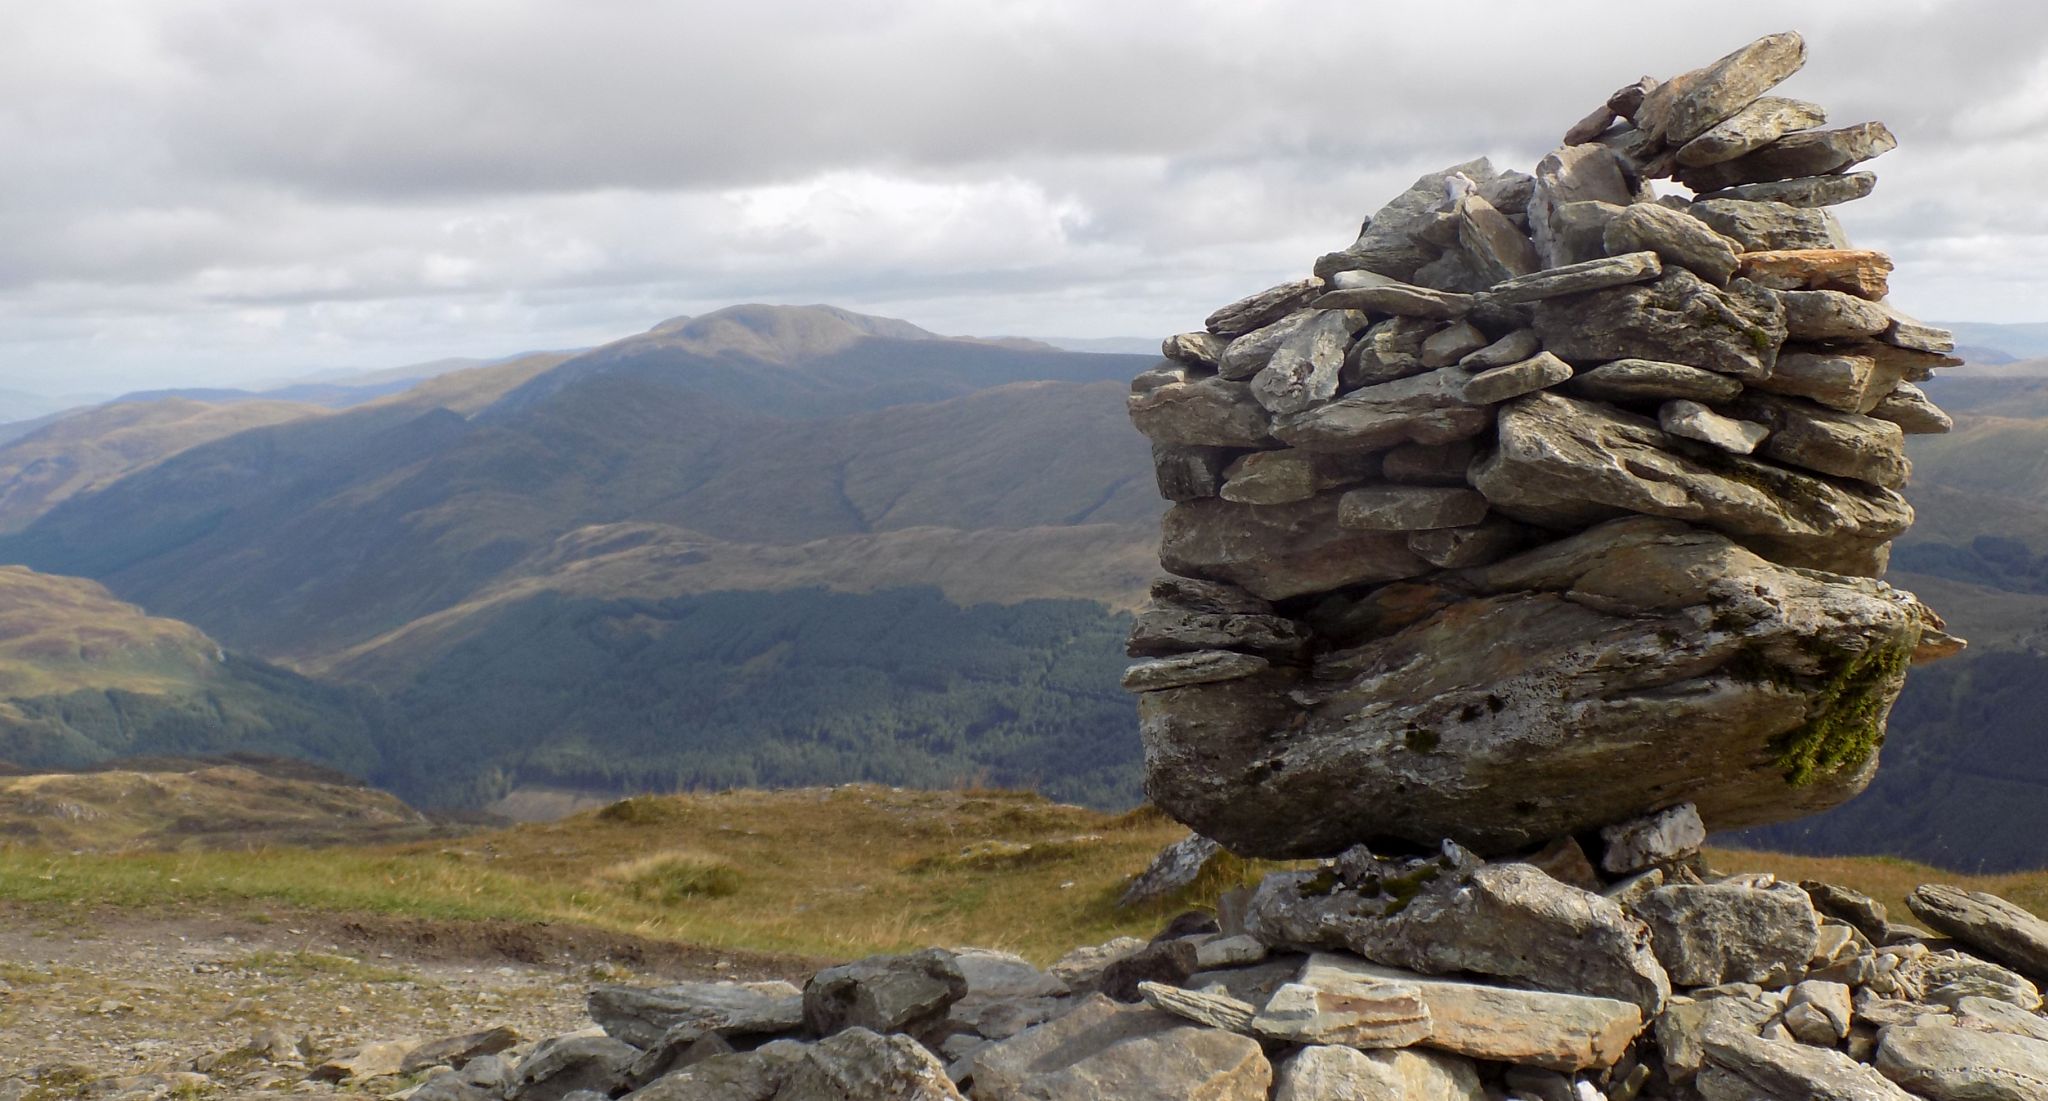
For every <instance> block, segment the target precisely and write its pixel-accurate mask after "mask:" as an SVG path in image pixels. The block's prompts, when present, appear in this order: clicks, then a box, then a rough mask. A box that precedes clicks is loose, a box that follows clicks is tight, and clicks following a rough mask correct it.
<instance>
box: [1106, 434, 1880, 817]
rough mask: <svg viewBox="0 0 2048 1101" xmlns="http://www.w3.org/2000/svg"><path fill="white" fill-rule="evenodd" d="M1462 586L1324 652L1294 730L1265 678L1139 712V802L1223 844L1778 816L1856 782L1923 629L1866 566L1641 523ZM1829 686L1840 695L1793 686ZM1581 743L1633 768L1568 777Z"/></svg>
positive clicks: (1834, 798) (1600, 531)
mask: <svg viewBox="0 0 2048 1101" xmlns="http://www.w3.org/2000/svg"><path fill="white" fill-rule="evenodd" d="M1731 461H1742V460H1732V459H1731ZM1461 583H1462V584H1464V585H1467V586H1470V587H1471V588H1473V589H1476V590H1479V591H1491V592H1495V593H1498V594H1499V595H1496V596H1489V597H1485V598H1483V599H1475V600H1471V601H1468V602H1466V603H1462V604H1458V605H1455V606H1454V614H1452V613H1450V612H1438V613H1435V614H1430V612H1429V609H1430V605H1427V604H1425V605H1423V607H1424V609H1425V616H1426V618H1423V619H1421V620H1420V621H1419V622H1414V623H1412V624H1410V625H1408V626H1405V627H1402V628H1399V629H1396V630H1392V631H1390V632H1388V633H1386V634H1384V635H1382V636H1379V637H1375V638H1372V639H1371V640H1369V641H1367V642H1365V643H1363V644H1361V645H1359V646H1357V647H1355V648H1352V649H1349V650H1339V651H1333V652H1331V653H1330V654H1328V655H1326V656H1324V657H1323V658H1322V659H1320V660H1319V662H1318V667H1317V681H1318V683H1319V685H1320V687H1319V688H1318V690H1317V692H1316V693H1315V695H1314V696H1312V697H1311V700H1312V702H1311V703H1310V705H1309V708H1308V720H1307V722H1306V724H1304V725H1301V726H1299V727H1298V728H1295V727H1294V724H1295V723H1297V722H1299V720H1298V719H1296V718H1295V716H1296V715H1297V714H1298V713H1299V711H1298V709H1297V708H1298V705H1295V704H1294V703H1293V702H1292V701H1291V700H1286V699H1282V698H1279V696H1278V694H1277V690H1276V695H1275V696H1273V697H1268V698H1267V699H1265V700H1262V701H1251V700H1243V699H1239V698H1235V697H1233V698H1231V699H1227V700H1226V699H1223V698H1220V697H1219V698H1205V699H1188V700H1182V701H1177V702H1176V704H1175V706H1173V707H1172V708H1170V709H1166V708H1163V709H1162V711H1161V712H1160V713H1158V714H1155V715H1153V717H1152V718H1151V719H1150V720H1149V723H1150V724H1160V723H1164V722H1165V721H1166V720H1167V719H1169V718H1170V719H1171V720H1172V727H1173V728H1172V730H1171V731H1168V730H1165V729H1159V730H1150V731H1147V733H1148V738H1147V775H1148V783H1149V785H1150V790H1151V794H1152V796H1153V798H1154V800H1155V801H1156V802H1157V803H1158V804H1159V805H1160V806H1162V807H1164V808H1165V809H1167V810H1168V811H1169V812H1171V813H1173V814H1174V815H1175V817H1178V818H1180V819H1181V820H1183V821H1186V822H1189V823H1190V824H1191V825H1194V826H1195V827H1196V828H1197V829H1199V830H1200V831H1201V832H1202V833H1204V834H1206V835H1208V836H1211V837H1215V838H1217V839H1218V840H1219V841H1222V842H1223V843H1224V844H1225V845H1227V846H1229V847H1230V848H1231V849H1232V850H1233V851H1237V852H1241V853H1245V854H1248V855H1261V856H1290V857H1291V856H1308V855H1326V854H1329V853H1332V852H1336V851H1338V850H1340V849H1342V848H1343V847H1345V846H1347V845H1349V844H1351V843H1354V842H1356V841H1358V840H1361V839H1368V838H1375V837H1399V838H1404V839H1407V840H1410V841H1417V842H1422V843H1432V842H1433V841H1434V840H1435V839H1437V838H1441V837H1453V838H1457V839H1458V840H1459V841H1460V842H1462V843H1465V844H1471V845H1475V846H1478V847H1480V848H1481V849H1482V850H1484V851H1488V852H1493V853H1511V852H1515V851H1520V850H1522V849H1525V848H1527V847H1528V846H1531V845H1534V844H1539V843H1541V842H1543V841H1546V840H1548V839H1550V838H1553V837H1558V836H1561V835H1564V834H1569V833H1576V832H1580V831H1583V830H1588V829H1594V828H1597V827H1599V826H1602V825H1606V824H1608V823H1611V822H1615V821H1618V820H1621V819H1625V818H1629V817H1633V816H1635V815H1637V814H1640V813H1642V812H1643V810H1644V808H1645V805H1646V804H1648V805H1656V804H1657V803H1664V804H1669V803H1673V802H1684V801H1691V802H1693V803H1695V804H1697V805H1698V807H1699V810H1700V814H1701V817H1702V818H1703V819H1704V820H1705V821H1706V823H1707V824H1708V826H1709V827H1710V828H1717V829H1718V828H1734V827H1739V826H1742V825H1749V824H1755V823H1761V822H1767V821H1778V820H1782V819H1784V818H1789V817H1797V816H1799V815H1801V814H1806V813H1811V812H1812V811H1815V810H1819V809H1823V808H1825V807H1828V806H1832V805H1835V804H1837V803H1840V802H1841V801H1843V800H1845V799H1847V798H1849V797H1850V796H1852V795H1854V794H1855V793H1857V792H1858V791H1860V790H1862V788H1863V786H1864V785H1865V784H1867V783H1868V782H1869V778H1870V776H1871V774H1872V771H1873V769H1874V767H1875V761H1874V758H1872V757H1870V756H1869V755H1868V751H1869V750H1870V749H1871V747H1872V744H1873V742H1874V738H1875V734H1876V730H1875V728H1874V727H1873V726H1871V725H1869V724H1868V720H1866V719H1862V718H1858V719H1850V718H1849V716H1852V715H1870V716H1872V717H1881V715H1882V714H1883V711H1884V707H1883V706H1882V704H1883V702H1884V701H1888V700H1889V699H1891V698H1892V697H1893V696H1894V695H1895V694H1896V693H1897V691H1898V688H1899V686H1900V684H1901V683H1902V682H1903V676H1904V656H1905V655H1906V654H1908V653H1910V652H1911V649H1912V647H1913V645H1914V641H1915V639H1916V638H1917V637H1918V632H1919V630H1920V627H1919V622H1918V619H1917V613H1915V612H1914V611H1913V610H1912V609H1911V608H1910V607H1907V606H1903V605H1901V604H1900V603H1899V602H1898V601H1896V600H1894V599H1893V598H1892V597H1891V596H1890V595H1889V593H1888V592H1887V591H1885V590H1882V589H1879V588H1878V587H1876V586H1875V585H1874V584H1871V583H1867V582H1860V581H1850V580H1846V579H1833V580H1822V579H1820V578H1818V577H1815V576H1812V575H1807V574H1801V573H1797V572H1794V571H1790V570H1784V569H1780V568H1778V567H1776V566H1773V565H1771V564H1769V563H1766V562H1764V561H1763V560H1761V559H1759V558H1757V557H1756V556H1755V555H1753V554H1750V553H1749V552H1747V551H1744V550H1741V549H1739V548H1737V547H1735V546H1733V545H1732V544H1731V543H1729V542H1728V540H1727V539H1726V538H1725V537H1722V536H1718V535H1714V534H1711V533H1706V532H1701V531H1697V530H1693V529H1688V528H1686V527H1685V526H1684V525H1674V524H1667V523H1660V522H1657V521H1651V520H1643V519H1638V520H1628V521H1621V522H1617V523H1615V524H1610V525H1605V526H1603V527H1600V528H1596V529H1594V530H1593V531H1591V532H1588V533H1586V534H1584V535H1580V536H1574V537H1571V538H1568V539H1565V540H1561V541H1559V542H1558V543H1555V544H1552V545H1550V546H1547V547H1540V548H1538V549H1536V550H1533V551H1529V552H1526V553H1524V554H1522V555H1520V556H1517V557H1516V558H1511V559H1508V560H1507V561H1504V562H1501V563H1498V564H1495V565H1492V566H1488V567H1484V568H1482V569H1479V570H1474V571H1468V573H1467V574H1466V575H1464V576H1463V578H1462V581H1461ZM1531 590H1536V591H1531ZM1543 590H1548V591H1543ZM1596 609H1599V610H1596ZM1737 609H1740V610H1739V611H1737ZM1609 610H1611V611H1612V612H1613V613H1614V614H1612V615H1610V614H1608V611H1609ZM1593 639H1598V640H1600V642H1599V644H1598V645H1597V646H1589V645H1588V640H1593ZM1738 655H1755V656H1759V657H1764V658H1765V665H1766V666H1768V667H1769V668H1759V667H1757V666H1754V665H1751V664H1749V660H1750V659H1749V658H1748V657H1743V658H1741V659H1738ZM1831 682H1838V683H1842V684H1844V685H1854V689H1855V690H1854V691H1853V692H1847V693H1836V694H1833V695H1831V696H1829V697H1825V698H1823V697H1819V696H1816V695H1814V694H1812V693H1814V692H1815V690H1817V689H1818V688H1820V687H1821V686H1822V685H1825V684H1828V683H1831ZM1180 691H1181V692H1187V693H1198V692H1200V691H1201V689H1199V688H1191V689H1182V690H1180ZM1163 695H1167V694H1163V693H1160V694H1153V695H1148V696H1146V697H1144V700H1145V701H1146V702H1147V703H1148V704H1149V703H1150V702H1151V701H1154V700H1157V699H1159V698H1160V697H1161V696H1163ZM1866 707H1869V708H1871V709H1872V710H1871V711H1869V712H1866V711H1865V710H1864V708H1866ZM1146 713H1147V712H1146V711H1145V710H1144V709H1142V708H1141V714H1146ZM1283 727H1286V728H1290V729H1292V732H1291V733H1290V734H1289V735H1288V736H1287V737H1286V738H1285V739H1281V740H1276V739H1275V738H1274V737H1273V736H1272V735H1273V732H1274V731H1277V730H1280V729H1282V728H1283ZM1646 730H1655V731H1657V736H1656V737H1654V738H1645V737H1644V731H1646ZM1162 742H1174V743H1176V744H1171V745H1163V744H1160V743H1162ZM1566 746H1569V747H1571V749H1570V752H1569V753H1567V752H1565V749H1564V747H1566ZM1809 758H1811V759H1809ZM1589 761H1598V762H1599V766H1598V767H1600V768H1603V769H1606V770H1609V771H1611V773H1612V774H1614V775H1626V776H1629V777H1630V778H1631V782H1630V784H1628V785H1617V786H1612V787H1599V786H1589V785H1587V784H1586V783H1585V779H1584V777H1585V771H1584V770H1585V768H1586V767H1588V765H1587V762H1589ZM1822 762H1825V763H1822ZM1788 774H1789V775H1794V776H1798V777H1800V778H1801V781H1802V782H1801V783H1799V784H1797V785H1788V784H1787V783H1786V777H1787V776H1788ZM1503 792H1508V793H1512V794H1511V795H1510V796H1509V797H1508V798H1503V797H1502V794H1501V793H1503ZM1300 806H1316V807H1318V808H1321V813H1320V814H1318V815H1317V816H1315V817H1314V818H1313V819H1310V820H1303V819H1302V816H1297V815H1292V814H1289V813H1288V809H1289V808H1294V807H1300Z"/></svg>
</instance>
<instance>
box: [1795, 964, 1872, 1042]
mask: <svg viewBox="0 0 2048 1101" xmlns="http://www.w3.org/2000/svg"><path fill="white" fill-rule="evenodd" d="M1855 1015H1856V1008H1855V1005H1854V1003H1853V1002H1852V1001H1851V1000H1850V991H1849V988H1848V987H1847V986H1846V985H1844V984H1842V983H1838V982H1824V981H1820V980H1815V979H1809V980H1807V981H1805V982H1802V983H1799V984H1797V985H1795V986H1794V987H1793V988H1792V996H1791V999H1790V1000H1789V1002H1788V1003H1787V1005H1786V1007H1785V1027H1786V1028H1788V1029H1790V1030H1791V1032H1792V1035H1794V1036H1796V1037H1798V1038H1799V1042H1800V1043H1803V1044H1818V1045H1819V1046H1821V1047H1833V1046H1834V1045H1836V1044H1839V1043H1841V1042H1842V1040H1843V1039H1844V1038H1845V1037H1847V1036H1848V1035H1849V1024H1850V1022H1851V1021H1852V1020H1853V1019H1854V1018H1855Z"/></svg>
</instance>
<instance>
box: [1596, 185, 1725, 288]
mask: <svg viewBox="0 0 2048 1101" xmlns="http://www.w3.org/2000/svg"><path fill="white" fill-rule="evenodd" d="M1697 214H1698V212H1697V211H1691V212H1681V211H1676V210H1673V209H1671V208H1670V207H1667V206H1659V205H1657V204H1656V203H1637V204H1635V205H1633V206H1631V207H1629V208H1627V209H1626V210H1623V211H1622V212H1621V213H1620V214H1617V215H1615V216H1614V218H1613V219H1612V220H1611V221H1609V222H1608V223H1607V229H1606V230H1605V232H1604V233H1603V235H1602V244H1603V245H1604V247H1605V248H1606V250H1607V251H1608V253H1610V254H1612V255H1615V256H1626V255H1629V254H1631V253H1636V252H1641V251H1645V250H1647V251H1650V252H1654V253H1656V254H1657V255H1658V256H1659V257H1660V258H1662V260H1663V261H1664V263H1665V264H1667V265H1677V266H1678V267H1682V268H1685V269H1687V270H1688V271H1691V272H1692V273H1693V274H1694V275H1697V276H1699V277H1700V278H1702V279H1705V280H1706V281H1707V282H1709V283H1712V284H1714V285H1715V286H1717V287H1725V286H1727V285H1728V280H1729V279H1731V278H1733V277H1734V275H1735V268H1736V264H1737V261H1736V258H1735V257H1736V253H1738V252H1740V251H1741V250H1742V249H1743V248H1745V247H1747V246H1748V242H1747V241H1739V239H1738V240H1734V241H1732V240H1729V238H1728V237H1724V236H1722V234H1721V233H1720V232H1716V230H1719V229H1720V227H1719V226H1713V225H1712V224H1711V223H1710V222H1707V221H1704V220H1702V219H1701V218H1700V217H1698V216H1697ZM1710 227H1711V228H1710Z"/></svg>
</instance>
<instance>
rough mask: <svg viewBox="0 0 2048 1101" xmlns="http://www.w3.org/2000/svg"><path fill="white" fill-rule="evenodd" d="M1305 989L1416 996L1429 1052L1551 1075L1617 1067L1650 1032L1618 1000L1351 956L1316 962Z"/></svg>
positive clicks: (1636, 1012)
mask: <svg viewBox="0 0 2048 1101" xmlns="http://www.w3.org/2000/svg"><path fill="white" fill-rule="evenodd" d="M1301 982H1302V983H1303V984H1304V985H1309V986H1322V987H1331V988H1339V989H1342V988H1345V986H1346V984H1360V985H1365V986H1368V987H1370V986H1371V985H1372V984H1381V983H1383V984H1386V985H1387V986H1388V987H1390V988H1391V987H1400V988H1402V989H1405V990H1410V991H1413V992H1414V995H1415V997H1416V999H1417V1000H1418V1001H1419V1003H1420V1004H1421V1005H1422V1006H1423V1007H1424V1009H1425V1010H1426V1018H1427V1021H1428V1030H1427V1032H1426V1033H1425V1034H1424V1036H1423V1037H1422V1039H1421V1040H1419V1041H1418V1042H1419V1043H1421V1044H1422V1045H1424V1046H1427V1047H1433V1048H1437V1049H1439V1050H1442V1051H1448V1052H1453V1053H1455V1054H1458V1055H1463V1056H1466V1057H1468V1058H1472V1059H1483V1060H1489V1061H1495V1062H1504V1063H1521V1064H1527V1065H1530V1066H1539V1067H1547V1068H1549V1069H1551V1070H1560V1071H1576V1070H1586V1069H1592V1068H1606V1067H1611V1066H1613V1065H1615V1064H1616V1063H1618V1062H1620V1061H1621V1059H1622V1057H1623V1056H1624V1055H1626V1054H1627V1053H1628V1049H1629V1045H1630V1043H1631V1042H1633V1041H1634V1039H1635V1037H1636V1033H1637V1032H1638V1031H1640V1030H1641V1028H1642V1025H1643V1012H1642V1010H1641V1009H1640V1008H1638V1007H1637V1006H1636V1005H1634V1004H1631V1003H1629V1002H1625V1001H1618V1000H1615V999H1613V998H1594V997H1586V996H1584V995H1579V994H1559V993H1552V992H1549V991H1543V990H1521V989H1516V988H1513V987H1504V986H1494V985H1489V984H1485V983H1475V982H1465V981H1460V980H1454V979H1440V978H1434V977H1431V976H1427V975H1420V974H1416V973H1415V972H1412V971H1402V970H1398V969H1395V968H1390V967H1382V966H1378V965H1375V964H1371V963H1367V962H1365V961H1363V960H1356V959H1352V958H1349V957H1345V956H1334V955H1327V954H1319V955H1315V956H1311V957H1310V958H1309V962H1308V964H1307V965H1306V966H1305V967H1304V968H1303V970H1302V976H1301Z"/></svg>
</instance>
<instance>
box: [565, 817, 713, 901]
mask: <svg viewBox="0 0 2048 1101" xmlns="http://www.w3.org/2000/svg"><path fill="white" fill-rule="evenodd" d="M618 805H619V804H617V803H614V804H612V806H618ZM607 809H610V808H607ZM598 878H599V879H600V880H603V881H604V882H607V883H610V884H612V885H614V886H616V887H618V888H620V889H621V890H623V891H625V892H626V894H628V895H630V896H632V897H633V898H635V899H638V900H639V901H641V902H651V903H659V904H663V905H673V904H675V903H678V902H683V901H686V900H688V899H693V898H730V897H731V896H733V895H736V894H738V893H739V890H740V870H739V869H738V868H736V867H734V866H733V865H732V863H731V862H730V861H727V860H724V859H721V858H719V857H716V856H707V855H705V854H704V853H700V852H692V851H689V850H685V849H669V850H667V851H664V852H658V853H651V854H649V855H647V856H642V857H637V858H635V859H632V860H627V861H623V862H621V863H618V864H614V865H612V866H611V867H609V868H606V869H605V870H604V871H602V872H599V873H598Z"/></svg>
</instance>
